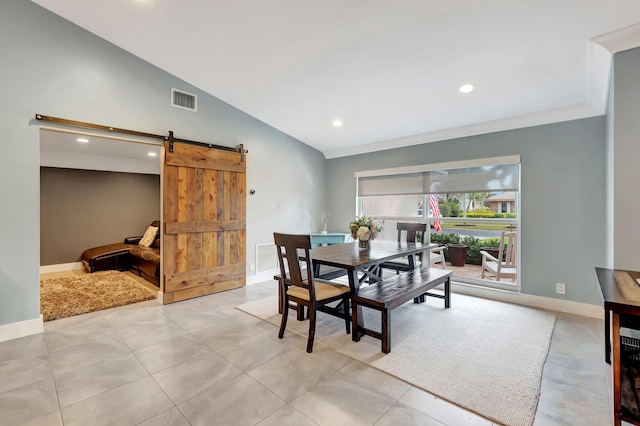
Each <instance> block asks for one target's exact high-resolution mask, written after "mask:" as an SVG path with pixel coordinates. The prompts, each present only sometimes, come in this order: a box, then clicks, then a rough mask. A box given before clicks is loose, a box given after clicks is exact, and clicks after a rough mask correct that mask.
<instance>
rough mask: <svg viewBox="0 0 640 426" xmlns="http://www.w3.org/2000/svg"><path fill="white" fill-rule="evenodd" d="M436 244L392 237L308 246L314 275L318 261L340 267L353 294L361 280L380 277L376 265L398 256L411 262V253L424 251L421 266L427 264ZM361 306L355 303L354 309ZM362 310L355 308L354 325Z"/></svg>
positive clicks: (321, 263) (374, 279)
mask: <svg viewBox="0 0 640 426" xmlns="http://www.w3.org/2000/svg"><path fill="white" fill-rule="evenodd" d="M434 247H436V244H421V243H407V242H396V241H383V240H374V241H370V244H369V248H367V249H361V248H359V247H358V242H357V241H355V242H352V243H345V244H333V245H328V246H322V247H317V248H314V249H312V250H311V259H312V261H313V267H314V276H319V275H320V267H321V266H322V265H326V266H330V267H334V268H340V269H344V270H345V271H346V273H347V277H348V279H349V287H351V292H352V293H353V294H358V289H359V288H360V285H361V284H362V283H363V282H364V281H368V282H376V281H379V280H380V279H381V275H382V274H381V273H380V265H381V264H382V263H384V262H388V261H390V260H393V259H397V258H399V257H404V256H408V257H409V262H410V265H412V264H414V263H413V262H414V257H415V256H416V255H417V254H420V253H424V254H423V256H422V258H423V259H425V265H426V266H425V267H429V260H428V259H429V250H430V249H432V248H434ZM361 309H362V308H361V307H360V306H358V310H361ZM362 318H363V315H362V312H361V311H359V312H358V322H359V324H358V325H363V324H362Z"/></svg>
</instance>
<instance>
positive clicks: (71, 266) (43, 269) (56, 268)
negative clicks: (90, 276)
mask: <svg viewBox="0 0 640 426" xmlns="http://www.w3.org/2000/svg"><path fill="white" fill-rule="evenodd" d="M76 269H82V262H73V263H60V264H58V265H41V266H40V273H41V274H49V273H51V272H64V271H74V270H76Z"/></svg>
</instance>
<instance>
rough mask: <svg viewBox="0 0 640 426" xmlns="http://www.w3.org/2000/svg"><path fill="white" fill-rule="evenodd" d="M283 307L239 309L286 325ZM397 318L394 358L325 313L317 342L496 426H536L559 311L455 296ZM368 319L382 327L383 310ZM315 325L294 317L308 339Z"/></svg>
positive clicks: (398, 312)
mask: <svg viewBox="0 0 640 426" xmlns="http://www.w3.org/2000/svg"><path fill="white" fill-rule="evenodd" d="M277 304H278V302H277V297H276V296H272V297H269V298H266V299H262V300H258V301H254V302H251V303H247V304H244V305H241V306H238V307H237V308H238V309H240V310H242V311H245V312H247V313H249V314H251V315H254V316H256V317H258V318H261V319H263V320H265V321H268V322H270V323H271V324H274V325H276V326H279V324H280V318H281V316H280V315H279V314H278V313H277ZM391 316H392V321H391V353H389V354H386V355H385V354H383V353H382V352H381V342H380V341H379V340H377V339H373V338H371V337H369V336H363V337H362V339H361V340H360V342H357V343H356V342H353V341H351V336H350V335H347V334H345V331H344V322H343V321H342V320H340V319H339V318H335V317H332V316H330V315H326V314H322V313H320V314H319V315H318V316H317V321H318V322H317V324H316V342H315V343H316V344H324V345H327V346H329V347H331V348H332V349H334V350H336V351H337V352H340V353H342V354H344V355H347V356H350V357H352V358H354V359H356V360H359V361H361V362H364V363H366V364H368V365H370V366H372V367H375V368H377V369H379V370H382V371H384V372H387V373H389V374H391V375H393V376H396V377H398V378H400V379H402V380H404V381H406V382H408V383H411V384H412V385H414V386H416V387H419V388H421V389H424V390H425V391H427V392H430V393H432V394H434V395H437V396H438V397H440V398H443V399H446V400H448V401H450V402H452V403H454V404H456V405H459V406H461V407H464V408H466V409H468V410H471V411H473V412H476V413H478V414H480V415H481V416H484V417H486V418H487V419H490V420H492V421H494V422H498V423H500V424H505V425H513V426H521V425H522V426H529V425H532V424H533V420H534V418H535V413H536V409H537V406H538V399H539V396H540V382H541V379H542V370H543V367H544V363H545V360H546V357H547V353H548V352H549V345H550V342H551V335H552V333H553V328H554V326H555V320H556V316H555V314H553V313H551V312H547V311H542V310H538V309H533V308H528V307H524V306H519V305H513V304H509V303H503V302H498V301H493V300H486V299H481V298H476V297H471V296H466V295H461V294H453V295H452V296H451V308H449V309H444V301H443V300H441V299H434V298H427V302H426V303H425V304H414V303H407V304H405V305H403V306H401V307H399V308H397V309H395V310H393V311H392V313H391ZM364 321H365V323H366V324H367V327H370V328H374V329H377V330H380V314H379V313H378V312H376V311H372V310H370V309H366V308H365V309H364ZM376 325H377V327H376ZM308 327H309V323H308V322H307V321H302V322H301V321H296V317H295V313H293V312H291V313H290V315H289V321H288V322H287V331H286V332H287V333H289V332H293V333H296V334H300V335H301V336H305V338H306V336H307V332H308ZM276 332H277V331H276Z"/></svg>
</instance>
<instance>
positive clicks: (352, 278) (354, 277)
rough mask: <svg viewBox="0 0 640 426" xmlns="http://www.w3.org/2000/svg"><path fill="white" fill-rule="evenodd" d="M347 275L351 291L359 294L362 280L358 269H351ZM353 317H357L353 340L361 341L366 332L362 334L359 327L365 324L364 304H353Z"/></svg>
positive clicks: (352, 335) (353, 329)
mask: <svg viewBox="0 0 640 426" xmlns="http://www.w3.org/2000/svg"><path fill="white" fill-rule="evenodd" d="M347 276H348V277H349V287H351V293H352V294H358V289H359V288H360V280H359V279H358V271H356V270H353V271H349V272H348V273H347ZM351 315H352V318H353V319H355V321H353V327H352V329H351V340H353V341H354V342H358V341H360V337H361V336H363V335H364V334H361V333H359V332H358V327H362V326H364V320H363V315H362V306H360V305H358V304H355V306H354V305H353V304H352V312H351Z"/></svg>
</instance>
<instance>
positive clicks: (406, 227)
mask: <svg viewBox="0 0 640 426" xmlns="http://www.w3.org/2000/svg"><path fill="white" fill-rule="evenodd" d="M396 229H397V230H398V242H399V243H400V242H402V241H403V240H404V241H405V242H407V243H416V242H418V243H424V236H425V234H426V232H427V224H426V223H407V222H398V223H397V224H396ZM403 234H404V236H403ZM403 237H404V238H403ZM420 259H421V257H420V255H416V258H415V259H411V258H410V257H402V258H399V259H394V260H393V261H391V262H384V263H382V264H381V265H380V275H381V276H382V272H383V270H384V269H391V270H394V271H396V273H400V272H401V271H410V270H412V269H414V268H415V267H416V266H418V265H420V263H419V262H420Z"/></svg>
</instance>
